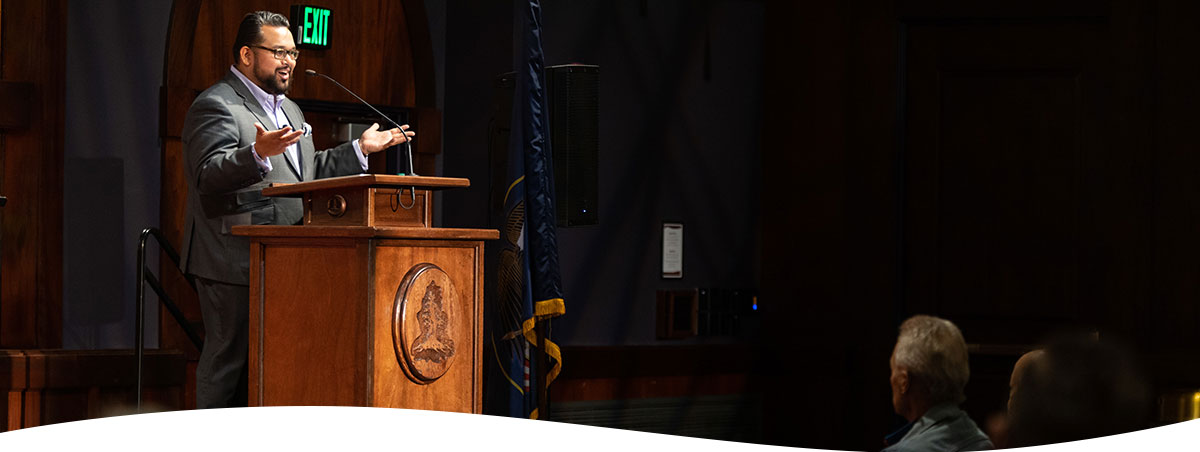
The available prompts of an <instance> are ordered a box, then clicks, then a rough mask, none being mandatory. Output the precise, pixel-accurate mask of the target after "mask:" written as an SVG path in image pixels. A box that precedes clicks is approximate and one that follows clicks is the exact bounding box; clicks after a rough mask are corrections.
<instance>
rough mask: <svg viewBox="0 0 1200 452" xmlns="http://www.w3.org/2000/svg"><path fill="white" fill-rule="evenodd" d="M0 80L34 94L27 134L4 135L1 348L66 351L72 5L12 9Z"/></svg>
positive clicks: (7, 12) (0, 135) (6, 19)
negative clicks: (66, 131)
mask: <svg viewBox="0 0 1200 452" xmlns="http://www.w3.org/2000/svg"><path fill="white" fill-rule="evenodd" d="M3 8H4V11H3V14H2V15H0V21H3V25H0V28H2V29H3V31H4V38H5V39H4V41H3V43H2V45H3V47H0V79H3V80H5V81H10V82H23V83H28V84H29V86H31V88H32V92H31V93H30V94H29V96H30V98H31V103H30V106H31V107H32V108H31V109H30V111H29V113H28V114H29V118H28V127H27V128H23V129H20V130H5V131H3V132H0V158H2V163H0V165H2V170H0V171H2V172H0V177H2V180H0V194H2V195H5V196H7V197H8V205H7V206H5V207H4V208H3V209H2V210H0V221H2V226H0V249H2V255H0V347H5V348H37V347H46V348H51V347H58V346H61V344H62V284H63V280H62V278H63V276H62V275H63V273H62V267H63V265H62V250H63V248H62V231H63V226H62V218H63V214H62V206H63V204H62V196H63V189H62V187H63V178H62V177H63V175H62V166H63V139H64V137H63V115H64V110H63V103H64V96H65V85H64V78H63V77H64V76H63V74H64V73H65V72H66V71H65V68H66V59H65V58H66V2H65V1H61V0H60V1H46V2H7V3H5V4H4V5H3Z"/></svg>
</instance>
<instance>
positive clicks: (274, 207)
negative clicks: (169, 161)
mask: <svg viewBox="0 0 1200 452" xmlns="http://www.w3.org/2000/svg"><path fill="white" fill-rule="evenodd" d="M283 112H284V114H285V115H287V118H288V122H289V123H291V124H292V127H293V128H295V129H300V128H301V127H303V125H304V124H306V123H305V122H304V114H303V113H301V112H300V107H299V106H298V105H296V103H295V102H292V101H291V100H290V99H289V100H286V101H284V105H283ZM256 122H257V123H259V124H262V125H263V127H264V128H266V129H267V130H274V129H276V127H275V123H274V122H273V121H271V118H270V116H267V113H266V112H265V111H263V109H262V106H261V105H259V103H258V101H257V100H256V99H255V98H254V96H253V95H252V94H251V93H250V89H249V88H247V87H246V85H245V84H244V83H242V81H241V80H239V79H238V78H237V76H235V75H234V74H233V73H227V74H226V75H225V78H224V79H222V80H221V81H219V82H217V83H216V84H214V85H213V86H211V87H209V88H208V89H206V90H204V92H202V93H200V96H199V97H197V98H196V100H195V102H192V106H191V108H189V109H188V113H187V118H186V119H185V120H184V123H183V156H184V171H185V174H186V177H187V184H188V196H187V220H186V226H185V228H184V233H183V247H182V252H181V256H180V257H181V266H182V270H183V272H184V273H188V274H192V275H196V276H199V277H202V278H206V279H211V280H214V281H220V282H224V283H229V284H249V275H250V270H249V269H250V267H249V265H250V240H249V239H248V238H246V237H238V236H234V235H231V234H230V228H232V227H233V226H235V225H241V224H279V225H290V224H297V223H299V222H300V220H301V217H302V215H303V208H302V205H301V201H300V199H299V198H273V197H264V196H263V195H262V189H263V188H265V187H267V186H268V185H269V184H271V183H276V182H284V183H291V182H299V181H302V180H303V181H308V180H313V179H318V178H323V177H334V176H346V175H351V174H358V173H361V172H362V166H361V165H360V164H359V161H358V158H357V157H356V156H355V155H354V152H355V150H354V147H353V146H352V145H351V144H350V143H344V144H342V145H340V146H338V147H335V148H333V149H329V150H326V151H322V152H316V151H315V150H314V149H313V142H312V137H311V136H304V137H303V138H301V139H300V159H301V162H300V163H301V164H300V167H301V168H302V169H303V171H304V174H303V177H300V174H299V173H298V172H297V171H296V165H295V163H296V162H291V161H290V158H288V157H287V156H286V155H287V153H284V154H280V155H276V156H272V157H269V159H270V161H271V168H272V170H271V171H270V172H268V173H266V174H263V173H262V171H261V170H260V169H259V167H258V164H257V163H256V162H255V161H254V155H252V154H251V153H250V145H251V144H253V143H254V139H255V128H254V123H256Z"/></svg>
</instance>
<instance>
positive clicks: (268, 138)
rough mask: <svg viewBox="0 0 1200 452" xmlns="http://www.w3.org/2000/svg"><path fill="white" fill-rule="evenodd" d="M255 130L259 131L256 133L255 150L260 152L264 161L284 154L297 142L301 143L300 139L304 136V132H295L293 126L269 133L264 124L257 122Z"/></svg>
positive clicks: (259, 154)
mask: <svg viewBox="0 0 1200 452" xmlns="http://www.w3.org/2000/svg"><path fill="white" fill-rule="evenodd" d="M254 128H255V129H258V131H257V132H255V133H254V150H255V151H257V152H258V156H259V157H261V158H264V159H265V158H267V157H270V156H272V155H279V154H282V153H283V151H284V150H287V147H288V146H291V145H293V144H296V142H297V141H300V137H301V136H304V131H303V130H295V131H293V130H292V127H291V126H286V127H284V128H282V129H279V130H272V131H270V132H268V131H267V129H264V128H263V126H262V124H259V123H257V122H256V123H254Z"/></svg>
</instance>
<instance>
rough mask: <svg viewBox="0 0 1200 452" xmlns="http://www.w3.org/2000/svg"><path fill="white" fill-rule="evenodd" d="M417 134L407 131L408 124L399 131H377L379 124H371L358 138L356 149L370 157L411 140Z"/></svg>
mask: <svg viewBox="0 0 1200 452" xmlns="http://www.w3.org/2000/svg"><path fill="white" fill-rule="evenodd" d="M416 135H417V133H416V132H413V131H411V130H408V124H405V125H402V126H400V128H399V129H391V130H382V131H381V130H379V124H371V128H369V129H367V130H364V131H363V133H362V136H360V137H359V138H358V147H359V149H362V152H363V154H366V155H370V154H371V153H374V152H379V151H382V150H384V149H387V148H390V147H392V146H395V145H397V144H400V143H403V142H405V141H408V140H410V139H412V137H414V136H416Z"/></svg>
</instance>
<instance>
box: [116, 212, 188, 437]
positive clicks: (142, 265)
mask: <svg viewBox="0 0 1200 452" xmlns="http://www.w3.org/2000/svg"><path fill="white" fill-rule="evenodd" d="M150 237H154V239H155V241H156V242H158V247H159V249H161V250H162V251H163V252H164V253H166V254H167V257H169V258H170V259H171V262H173V263H175V268H180V267H179V253H176V252H175V248H172V247H171V242H168V241H167V238H166V237H164V236H163V234H162V231H160V230H158V228H146V229H142V235H141V237H140V239H139V240H138V261H137V266H138V268H137V310H136V313H137V321H136V323H137V329H136V330H135V331H134V333H133V336H134V339H133V341H134V344H135V345H134V346H135V348H136V349H137V388H136V391H137V412H138V413H141V412H142V359H143V356H144V355H145V353H146V345H145V344H144V343H143V342H145V339H144V336H145V334H146V284H149V285H150V288H151V289H154V293H155V294H158V300H159V301H161V302H162V305H163V306H164V307H166V308H167V310H168V311H170V312H171V316H172V317H174V318H175V321H176V322H177V323H179V326H180V327H182V328H183V332H184V333H185V334H187V337H188V339H191V341H192V344H193V345H195V346H196V349H197V350H201V349H203V348H204V339H202V338H200V334H199V333H197V332H196V330H194V329H192V326H191V324H190V323H188V321H187V317H185V316H184V315H183V311H181V310H179V307H178V306H176V305H175V302H173V301H171V297H170V296H168V295H167V293H166V291H164V290H163V287H162V284H161V283H160V282H159V281H158V278H157V277H155V276H154V273H153V272H151V271H150V269H148V268H146V241H147V239H149V238H150ZM184 279H186V280H187V282H188V285H189V286H191V287H192V290H193V291H194V290H196V282H195V281H193V280H192V278H191V277H190V276H188V275H186V274H185V275H184Z"/></svg>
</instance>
